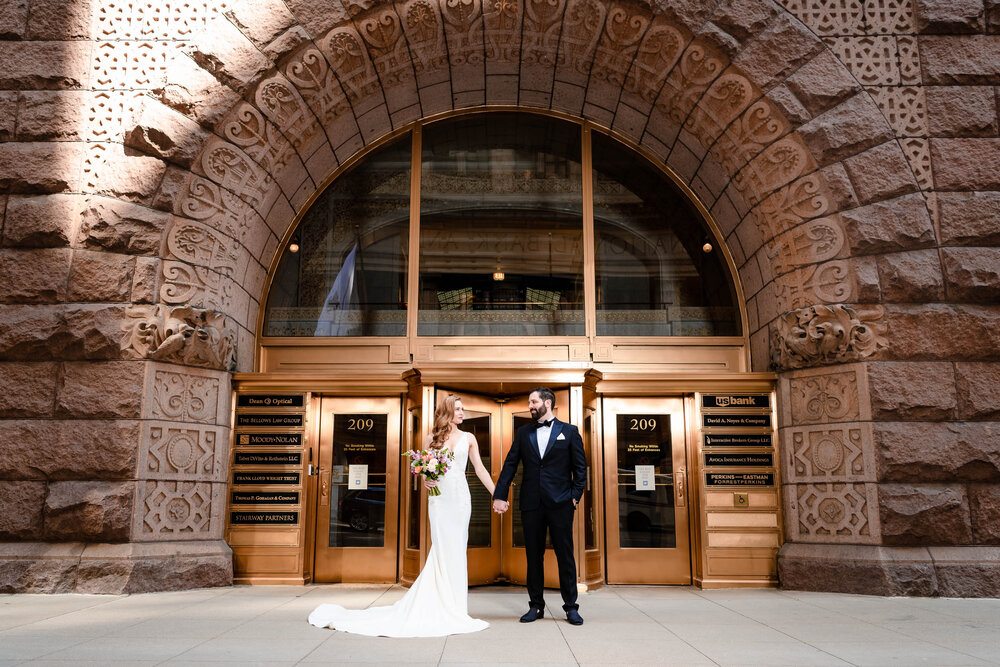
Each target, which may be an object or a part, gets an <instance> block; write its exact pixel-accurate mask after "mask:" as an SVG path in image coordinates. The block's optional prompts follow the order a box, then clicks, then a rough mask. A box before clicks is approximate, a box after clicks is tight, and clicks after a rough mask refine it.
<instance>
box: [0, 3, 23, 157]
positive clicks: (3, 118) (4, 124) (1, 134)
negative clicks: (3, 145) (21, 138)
mask: <svg viewBox="0 0 1000 667" xmlns="http://www.w3.org/2000/svg"><path fill="white" fill-rule="evenodd" d="M0 11H2V10H0ZM18 104H19V102H18V93H16V92H15V91H13V90H5V91H0V141H12V140H13V139H14V132H15V128H16V127H17V107H18Z"/></svg>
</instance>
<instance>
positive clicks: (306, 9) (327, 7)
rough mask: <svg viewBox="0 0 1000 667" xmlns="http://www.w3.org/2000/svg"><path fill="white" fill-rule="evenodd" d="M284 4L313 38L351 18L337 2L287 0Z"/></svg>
mask: <svg viewBox="0 0 1000 667" xmlns="http://www.w3.org/2000/svg"><path fill="white" fill-rule="evenodd" d="M285 4H286V5H288V7H289V9H291V10H292V13H293V14H294V15H295V18H296V20H297V21H298V22H299V23H301V24H302V25H303V26H305V29H306V30H308V31H309V34H310V35H312V37H313V39H315V38H317V37H320V36H322V35H325V34H326V33H327V31H329V30H330V28H332V27H334V26H336V25H339V24H341V23H344V22H345V21H350V20H351V16H350V14H348V13H347V10H346V9H345V8H344V5H343V4H341V3H339V2H338V3H335V4H331V3H328V2H318V1H317V0H287V1H286V2H285Z"/></svg>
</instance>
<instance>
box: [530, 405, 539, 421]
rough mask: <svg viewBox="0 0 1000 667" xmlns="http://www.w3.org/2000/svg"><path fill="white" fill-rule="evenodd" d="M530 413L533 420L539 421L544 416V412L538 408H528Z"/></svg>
mask: <svg viewBox="0 0 1000 667" xmlns="http://www.w3.org/2000/svg"><path fill="white" fill-rule="evenodd" d="M528 412H530V413H531V418H532V419H534V420H535V421H538V418H539V417H541V416H542V411H541V410H539V409H538V408H528Z"/></svg>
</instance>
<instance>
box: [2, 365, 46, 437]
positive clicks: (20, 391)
mask: <svg viewBox="0 0 1000 667" xmlns="http://www.w3.org/2000/svg"><path fill="white" fill-rule="evenodd" d="M58 368H59V365H58V364H56V363H52V362H44V361H43V362H4V363H0V387H7V388H8V390H5V391H0V418H3V419H10V418H13V417H50V416H52V407H53V405H54V400H55V388H56V374H57V372H58ZM3 442H16V441H3Z"/></svg>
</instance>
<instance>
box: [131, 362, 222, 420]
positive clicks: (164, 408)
mask: <svg viewBox="0 0 1000 667" xmlns="http://www.w3.org/2000/svg"><path fill="white" fill-rule="evenodd" d="M145 395H146V396H148V397H149V398H150V400H149V402H148V405H147V407H146V410H145V412H144V414H143V417H145V418H147V419H167V420H170V421H175V422H197V423H202V424H218V425H222V426H226V425H228V424H229V410H230V406H229V402H230V401H229V395H230V390H229V373H227V372H225V371H213V370H208V369H200V368H188V367H180V366H175V365H173V364H160V363H150V364H148V368H147V370H146V390H145Z"/></svg>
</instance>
